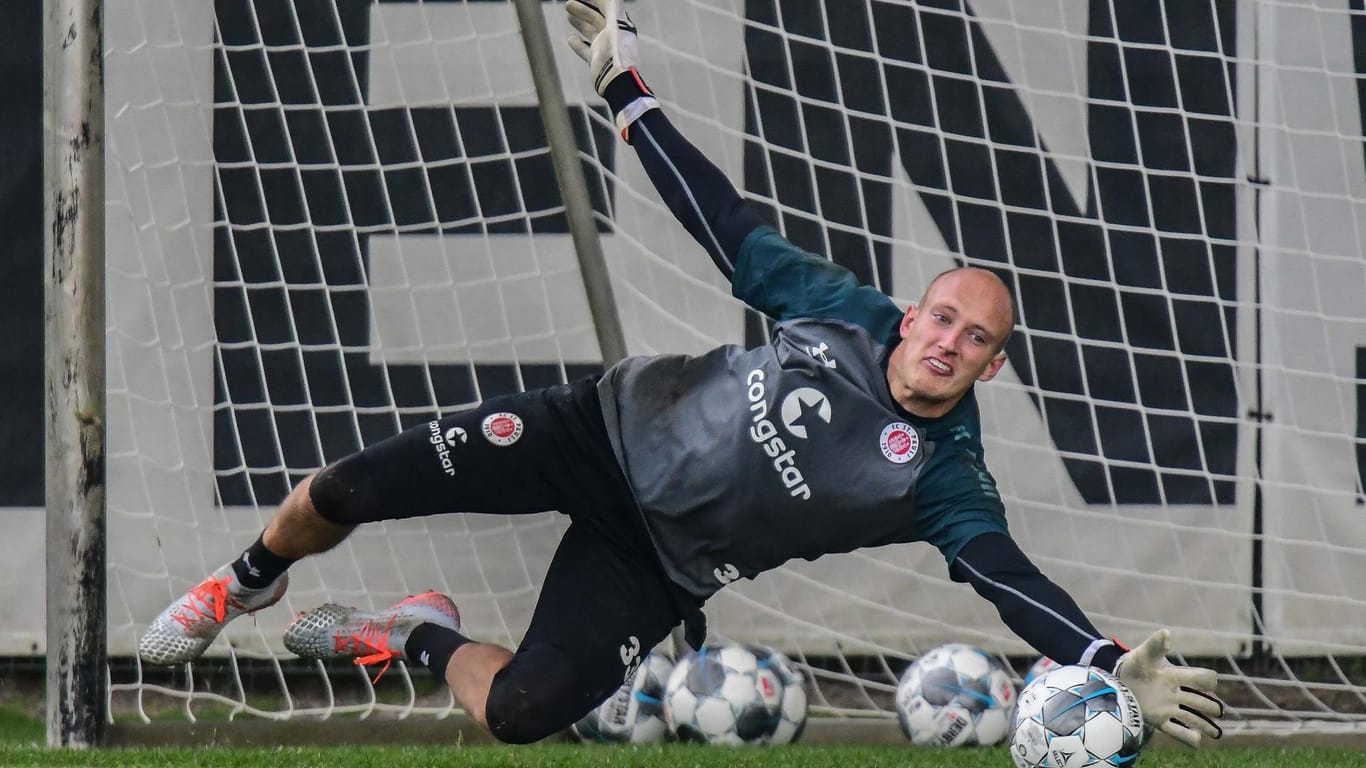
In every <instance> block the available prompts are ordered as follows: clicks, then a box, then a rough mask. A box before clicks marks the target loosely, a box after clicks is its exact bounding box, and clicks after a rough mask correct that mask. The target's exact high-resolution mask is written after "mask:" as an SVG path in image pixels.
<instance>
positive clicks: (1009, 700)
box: [896, 643, 1015, 747]
mask: <svg viewBox="0 0 1366 768" xmlns="http://www.w3.org/2000/svg"><path fill="white" fill-rule="evenodd" d="M1014 704H1015V684H1014V683H1012V682H1011V681H1010V675H1009V674H1008V673H1007V672H1006V670H1005V667H1003V666H1002V665H1001V664H1000V663H999V662H998V661H996V660H995V659H993V658H992V657H991V656H988V655H987V653H986V652H985V651H983V650H981V649H979V648H974V647H972V646H970V645H963V644H960V643H950V644H948V645H941V646H939V647H938V648H935V649H934V650H931V651H930V652H929V653H926V654H925V655H923V656H921V657H920V658H918V659H916V660H915V663H914V664H911V666H909V667H907V669H906V672H905V673H904V674H902V676H901V683H900V684H899V685H898V686H897V688H896V718H897V721H898V722H900V723H901V730H902V731H903V732H904V733H905V734H906V738H908V739H910V740H911V743H912V744H916V745H919V746H941V747H964V746H976V745H983V746H989V745H992V744H999V743H1001V742H1002V741H1005V738H1006V736H1007V735H1009V733H1010V724H1011V713H1012V711H1013V708H1014Z"/></svg>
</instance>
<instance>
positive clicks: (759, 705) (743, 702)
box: [664, 643, 806, 745]
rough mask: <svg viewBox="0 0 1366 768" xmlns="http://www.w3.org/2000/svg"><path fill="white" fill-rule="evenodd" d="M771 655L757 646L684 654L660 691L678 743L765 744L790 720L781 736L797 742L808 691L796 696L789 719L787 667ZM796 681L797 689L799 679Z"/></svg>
mask: <svg viewBox="0 0 1366 768" xmlns="http://www.w3.org/2000/svg"><path fill="white" fill-rule="evenodd" d="M774 654H775V652H774V651H772V650H771V649H768V648H763V647H759V646H746V645H739V644H734V643H723V644H708V645H705V646H703V647H702V648H701V649H700V650H698V651H694V652H692V653H690V654H688V655H687V656H684V657H683V659H682V660H681V661H679V662H678V666H676V667H674V670H673V674H671V675H669V682H668V684H667V685H666V686H665V687H664V720H665V722H666V723H668V726H669V730H670V731H671V732H672V733H673V734H674V735H675V736H677V737H678V738H679V739H680V740H682V741H694V742H702V743H706V744H729V745H740V744H765V743H769V742H770V741H772V740H773V738H774V737H775V736H777V735H778V733H779V730H780V727H782V726H783V723H784V721H785V720H790V722H791V723H792V725H790V726H785V727H782V733H783V736H781V737H780V738H783V737H787V735H788V734H789V733H790V734H791V737H794V738H795V736H796V734H797V732H798V731H799V730H800V727H801V724H802V723H803V722H804V721H805V715H806V692H805V690H802V691H801V693H800V694H799V695H800V700H798V699H797V698H795V695H794V699H793V703H792V705H791V706H792V708H793V709H792V710H791V713H792V714H793V716H792V717H790V718H789V717H787V716H786V715H785V710H784V706H783V702H784V699H785V698H786V695H785V694H786V693H787V691H788V689H789V684H788V681H787V680H785V679H784V675H785V674H787V671H788V670H791V664H790V663H787V664H782V663H777V662H775V660H774ZM785 661H786V660H784V662H785ZM784 667H786V670H785V669H784ZM792 672H793V674H795V671H794V670H793V671H792ZM795 680H796V686H795V687H796V688H797V689H798V690H801V688H800V685H801V683H800V676H796V678H795ZM798 711H800V717H797V716H796V715H797V713H798Z"/></svg>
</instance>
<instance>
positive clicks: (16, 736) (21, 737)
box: [0, 707, 47, 765]
mask: <svg viewBox="0 0 1366 768" xmlns="http://www.w3.org/2000/svg"><path fill="white" fill-rule="evenodd" d="M46 741H47V727H46V726H45V725H44V724H43V722H42V721H41V720H39V719H38V718H36V717H33V716H31V715H27V714H24V713H22V712H19V711H18V710H14V709H10V708H7V707H0V750H3V749H4V748H5V747H6V746H11V745H16V744H22V745H37V744H44V743H46ZM0 765H5V763H3V762H0Z"/></svg>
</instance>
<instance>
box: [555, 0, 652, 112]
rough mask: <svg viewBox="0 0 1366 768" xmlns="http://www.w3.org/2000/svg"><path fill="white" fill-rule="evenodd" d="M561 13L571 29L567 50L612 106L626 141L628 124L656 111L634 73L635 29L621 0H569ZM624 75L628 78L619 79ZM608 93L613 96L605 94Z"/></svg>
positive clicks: (648, 91) (642, 81)
mask: <svg viewBox="0 0 1366 768" xmlns="http://www.w3.org/2000/svg"><path fill="white" fill-rule="evenodd" d="M564 9H565V11H566V12H567V13H568V14H569V25H570V26H571V27H573V28H574V34H572V35H570V36H569V47H570V48H572V49H573V50H574V53H577V54H578V55H579V58H581V59H583V60H584V61H586V62H588V66H589V68H590V70H591V71H592V73H593V88H594V89H595V90H596V91H597V92H598V95H599V96H603V97H604V98H607V100H608V103H609V104H611V105H612V110H613V112H615V115H614V116H615V118H616V123H617V130H618V131H620V132H621V136H622V138H626V136H627V132H628V130H629V129H630V127H631V123H634V122H635V121H636V120H638V119H640V116H641V115H643V114H645V113H646V112H647V111H649V110H651V109H658V108H659V102H658V101H657V100H656V99H655V96H654V94H653V93H651V92H650V89H649V88H648V87H646V85H645V81H644V80H642V79H641V78H640V73H639V72H637V71H636V61H637V46H636V43H637V38H636V25H635V24H634V23H633V22H632V21H631V17H630V16H628V15H627V14H626V8H625V4H624V3H623V1H622V0H569V1H568V2H566V3H565V4H564ZM628 74H629V75H630V77H629V78H622V77H621V76H622V75H628ZM619 78H620V79H619ZM614 83H615V85H614ZM609 87H610V88H609ZM609 90H613V91H616V92H615V93H611V94H609V92H608V91H609Z"/></svg>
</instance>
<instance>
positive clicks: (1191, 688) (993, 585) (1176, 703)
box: [949, 533, 1224, 747]
mask: <svg viewBox="0 0 1366 768" xmlns="http://www.w3.org/2000/svg"><path fill="white" fill-rule="evenodd" d="M949 573H950V574H951V575H952V576H953V578H954V579H956V580H958V581H966V582H968V583H969V584H971V585H972V588H973V589H975V590H976V591H977V594H979V595H981V596H982V597H985V598H986V599H988V600H990V601H991V602H992V603H994V604H995V605H996V610H997V611H998V612H999V613H1000V614H1001V619H1002V621H1004V622H1005V623H1006V626H1008V627H1010V629H1011V631H1013V632H1014V633H1015V634H1017V635H1019V636H1020V638H1021V639H1023V640H1025V641H1026V642H1028V643H1029V644H1030V645H1032V646H1034V648H1035V650H1037V651H1039V652H1040V653H1042V654H1044V655H1045V656H1048V657H1049V658H1051V659H1053V660H1054V661H1057V662H1059V663H1063V664H1081V665H1089V666H1096V667H1100V668H1102V669H1106V670H1110V671H1113V672H1114V673H1115V675H1116V676H1118V677H1119V679H1120V680H1122V681H1123V682H1124V683H1125V684H1126V685H1128V686H1129V688H1130V689H1131V690H1132V691H1133V692H1134V695H1135V696H1136V697H1137V698H1138V703H1139V707H1140V708H1141V709H1142V710H1143V719H1144V720H1146V721H1147V722H1148V723H1149V724H1151V725H1152V726H1154V727H1155V728H1157V729H1158V730H1160V731H1162V732H1163V733H1166V734H1167V735H1169V736H1171V737H1172V738H1175V739H1176V740H1178V741H1180V742H1181V743H1183V744H1185V745H1187V746H1190V747H1198V746H1200V739H1201V736H1202V735H1203V736H1208V737H1209V738H1214V739H1217V738H1219V737H1220V736H1221V735H1223V729H1221V728H1220V727H1219V725H1218V723H1216V722H1215V719H1216V718H1219V717H1221V716H1222V715H1223V714H1224V705H1223V702H1221V701H1219V699H1218V698H1216V697H1215V696H1214V695H1213V694H1212V693H1210V692H1209V691H1212V690H1213V689H1214V687H1215V684H1216V681H1217V678H1216V676H1215V673H1214V671H1213V670H1208V669H1200V668H1198V667H1181V666H1176V665H1174V664H1171V663H1170V662H1168V661H1167V658H1166V655H1167V653H1168V652H1169V651H1170V649H1171V645H1170V633H1169V632H1168V631H1167V630H1165V629H1164V630H1160V631H1158V632H1157V633H1156V634H1154V635H1153V636H1152V637H1150V638H1148V639H1147V640H1146V641H1144V642H1143V644H1141V645H1139V646H1138V647H1137V648H1135V649H1134V650H1133V651H1128V652H1126V651H1125V649H1123V648H1121V647H1120V646H1118V645H1117V644H1115V643H1114V642H1113V641H1111V640H1107V639H1106V638H1105V637H1103V636H1102V635H1101V634H1100V633H1099V632H1097V631H1096V628H1095V627H1094V626H1093V625H1092V624H1091V622H1090V620H1089V619H1087V618H1086V615H1085V614H1084V613H1082V610H1081V608H1080V607H1078V606H1077V604H1076V601H1074V600H1073V599H1072V598H1071V596H1070V595H1068V594H1067V593H1066V592H1065V591H1063V589H1062V588H1061V587H1059V586H1058V585H1056V584H1054V583H1053V582H1052V581H1050V580H1049V579H1048V577H1047V576H1044V575H1043V574H1042V573H1040V572H1039V569H1038V568H1036V567H1035V566H1034V564H1033V563H1032V562H1030V561H1029V558H1028V557H1027V556H1025V554H1024V552H1022V551H1020V548H1019V547H1018V546H1017V545H1016V544H1015V542H1014V541H1013V540H1011V538H1010V537H1009V536H1006V535H1004V534H1001V533H984V534H981V535H979V536H977V537H975V538H973V539H972V540H971V541H969V542H968V543H967V544H966V545H964V547H963V549H962V551H960V552H959V554H958V557H956V558H955V559H954V561H953V564H952V565H951V566H950V568H949Z"/></svg>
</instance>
